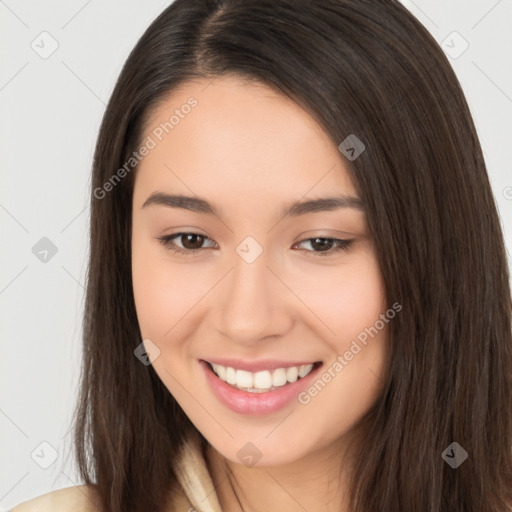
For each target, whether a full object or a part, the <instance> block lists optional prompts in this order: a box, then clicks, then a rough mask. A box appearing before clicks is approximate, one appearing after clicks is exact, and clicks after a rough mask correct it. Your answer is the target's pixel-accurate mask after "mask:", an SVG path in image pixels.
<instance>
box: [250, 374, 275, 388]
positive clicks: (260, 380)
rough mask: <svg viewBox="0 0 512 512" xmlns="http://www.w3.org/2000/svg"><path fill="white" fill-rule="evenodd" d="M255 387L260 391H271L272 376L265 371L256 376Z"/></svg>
mask: <svg viewBox="0 0 512 512" xmlns="http://www.w3.org/2000/svg"><path fill="white" fill-rule="evenodd" d="M254 387H255V388H258V389H270V388H271V387H272V376H271V375H270V372H269V371H267V370H265V371H263V372H257V373H255V374H254Z"/></svg>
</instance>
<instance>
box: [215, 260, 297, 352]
mask: <svg viewBox="0 0 512 512" xmlns="http://www.w3.org/2000/svg"><path fill="white" fill-rule="evenodd" d="M232 261H233V265H232V269H231V271H230V272H229V273H228V275H227V276H226V277H225V279H224V283H223V285H222V286H221V290H222V292H221V297H219V299H220V300H219V302H217V304H216V307H217V315H216V318H217V319H218V320H217V326H216V327H217V329H218V331H219V332H220V333H221V334H222V335H224V336H226V337H227V338H229V339H230V340H231V341H233V342H236V343H240V344H244V345H253V344H257V343H258V342H260V341H261V340H263V339H266V338H271V337H279V336H283V334H284V333H286V332H287V331H288V330H289V329H291V326H292V324H293V314H292V310H291V308H292V307H293V304H292V301H291V297H290V295H291V294H290V292H289V291H288V289H287V288H286V286H285V285H284V284H283V282H282V281H281V280H280V279H279V277H278V276H277V274H278V273H277V272H276V271H275V270H274V269H271V268H270V267H269V262H268V260H267V257H266V253H265V252H263V253H262V254H261V255H260V256H259V257H258V258H257V259H256V260H255V261H253V262H252V263H248V262H247V261H245V260H244V259H243V258H242V257H240V256H239V255H238V254H235V255H234V257H233V260H232ZM287 294H288V295H287Z"/></svg>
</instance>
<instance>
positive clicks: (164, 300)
mask: <svg viewBox="0 0 512 512" xmlns="http://www.w3.org/2000/svg"><path fill="white" fill-rule="evenodd" d="M132 279H133V293H134V299H135V307H136V310H137V318H138V321H139V326H140V329H141V334H142V336H143V337H144V338H149V339H151V340H153V341H154V342H155V343H156V344H157V345H159V346H160V347H161V348H162V349H163V350H168V349H169V348H170V347H172V343H173V340H177V339H186V337H187V336H188V335H190V334H191V333H192V330H193V328H194V327H195V326H197V321H196V320H197V319H198V317H199V316H200V315H202V314H203V305H204V301H203V302H201V299H202V298H203V297H204V295H205V294H206V293H207V292H208V290H209V289H211V288H212V287H213V286H214V284H215V282H216V281H217V280H218V277H216V276H215V275H212V271H211V269H210V270H208V269H207V268H202V269H200V270H198V269H197V268H193V266H191V265H187V264H186V263H185V262H184V263H183V264H179V263H176V261H171V260H170V255H169V254H168V252H167V251H166V250H165V249H164V248H163V247H162V246H161V245H160V244H159V243H155V240H154V239H150V237H146V236H144V235H142V234H137V233H134V236H133V242H132Z"/></svg>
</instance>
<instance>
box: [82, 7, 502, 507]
mask: <svg viewBox="0 0 512 512" xmlns="http://www.w3.org/2000/svg"><path fill="white" fill-rule="evenodd" d="M226 73H234V74H236V75H237V76H240V77H245V78H249V79H255V80H257V81H260V82H262V83H265V84H267V85H269V86H271V87H274V88H276V89H277V90H279V91H281V92H282V93H284V94H286V95H287V96H289V97H290V98H292V99H294V100H295V101H296V102H297V103H299V104H300V105H301V106H303V108H305V109H307V111H308V112H310V113H311V115H312V116H314V117H315V119H316V120H317V121H318V122H320V123H321V125H322V126H323V127H324V129H325V130H326V132H327V133H328V134H329V136H330V137H331V139H332V141H333V143H335V144H336V145H338V144H340V142H341V141H343V140H344V139H345V138H346V137H347V136H349V135H351V134H355V135H356V136H357V137H358V138H359V139H360V140H361V141H363V143H364V145H365V151H364V152H363V153H362V154H361V155H360V156H359V157H358V158H357V159H355V160H354V161H351V162H347V163H348V164H349V165H350V169H351V173H352V176H353V179H354V182H355V183H356V186H357V188H358V192H359V194H360V196H361V198H362V199H363V201H364V203H365V207H366V211H367V216H368V221H369V225H370V230H371V233H372V237H373V239H374V242H375V248H376V251H377V257H378V260H379V264H380V269H381V272H382V276H383V279H384V283H385V288H386V293H387V299H388V301H389V303H390V304H391V303H393V302H395V301H399V302H400V304H401V305H402V307H403V310H402V313H401V314H400V315H397V316H396V318H395V319H394V320H393V322H391V323H390V324H389V343H390V351H389V353H390V356H389V360H388V361H387V363H388V364H387V373H386V375H385V376H384V379H385V380H384V385H383V390H382V393H381V395H380V397H379V399H378V400H377V401H376V403H375V404H374V406H373V407H372V408H371V410H370V411H368V414H367V415H365V417H364V418H363V420H362V421H361V425H360V427H361V429H363V428H364V432H365V438H364V442H363V443H362V444H361V446H360V448H359V452H358V457H357V463H356V466H355V469H354V472H353V474H352V482H351V483H352V487H351V492H352V495H351V501H350V503H351V507H352V508H353V511H354V512H370V511H374V510H384V511H386V512H387V511H393V512H396V511H407V512H411V511H414V512H420V511H421V512H424V511H432V512H433V511H436V512H437V511H438V512H445V511H446V512H448V511H450V512H452V511H454V510H457V511H474V512H491V511H492V512H501V511H505V510H509V509H508V508H507V505H508V506H509V505H510V504H511V503H512V452H511V447H512V396H511V392H512V387H511V375H512V339H511V321H510V320H511V295H510V287H509V276H508V269H507V263H506V253H505V248H504V243H503V235H502V231H501V226H500V221H499V218H498V214H497V210H496V206H495V202H494V198H493V195H492V192H491V187H490V184H489V180H488V176H487V172H486V168H485V164H484V159H483V156H482V151H481V148H480V144H479V141H478V139H477V135H476V132H475V127H474V124H473V121H472V118H471V115H470V112H469V109H468V106H467V103H466V101H465V98H464V95H463V92H462V90H461V88H460V85H459V83H458V81H457V78H456V76H455V74H454V72H453V70H452V68H451V66H450V64H449V62H448V60H447V58H446V57H445V56H444V54H443V52H442V51H441V49H440V47H439V46H438V44H437V43H436V42H435V40H434V39H433V38H432V37H431V36H430V34H429V33H428V32H427V31H426V30H425V28H424V27H423V26H422V25H421V24H420V23H419V22H418V21H417V20H416V19H415V18H414V17H413V16H412V15H411V14H410V13H409V12H408V11H407V10H406V9H405V8H404V7H403V6H402V5H401V4H400V3H399V2H398V1H396V0H379V1H375V0H322V1H307V0H176V1H175V2H174V3H172V4H171V5H170V6H169V7H168V8H167V9H166V10H165V11H164V12H163V13H162V14H161V15H160V16H159V17H158V18H157V19H156V20H155V21H154V22H153V23H152V24H151V26H150V27H149V28H148V29H147V31H146V32H145V33H144V35H143V36H142V38H141V39H140V40H139V42H138V43H137V45H136V47H135V48H134V50H133V51H132V53H131V54H130V56H129V58H128V60H127V61H126V63H125V65H124V68H123V70H122V72H121V74H120V77H119V79H118V81H117V84H116V86H115V89H114V91H113V93H112V97H111V98H110V101H109V103H108V106H107V109H106V112H105V115H104V118H103V123H102V126H101V130H100V133H99V137H98V142H97V146H96V152H95V156H94V165H93V175H92V190H91V225H90V244H91V247H90V261H89V271H88V277H87V293H86V308H85V316H84V332H83V369H82V375H81V391H80V396H79V401H78V402H77V408H76V411H75V415H76V417H75V450H76V453H77V460H78V467H79V471H80V475H81V477H82V478H83V480H84V481H85V483H88V484H96V485H95V487H96V490H97V492H98V495H99V496H100V498H101V502H102V505H103V506H104V508H105V510H108V511H109V512H130V511H137V512H145V511H148V512H149V511H151V512H161V511H163V510H164V506H165V502H166V496H167V494H168V492H169V490H170V489H171V488H173V487H174V486H175V484H176V478H175V475H174V472H173V468H172V464H173V461H174V460H175V457H176V454H177V450H178V449H179V448H180V446H181V444H182V443H183V440H184V438H185V436H186V435H187V433H188V432H189V431H190V430H194V429H195V427H194V425H193V424H192V423H191V422H190V421H189V420H188V418H187V417H186V415H185V414H184V412H183V411H182V409H181V408H180V406H179V405H178V404H177V402H176V401H175V400H174V398H173V397H172V395H171V394H170V393H169V392H168V390H167V389H166V388H165V386H164V385H163V384H162V382H161V381H160V379H159V378H158V376H157V375H156V373H155V371H154V370H153V368H152V367H151V366H144V365H142V364H141V363H140V361H138V360H137V358H136V357H135V356H134V353H133V351H134V349H135V347H137V346H138V345H139V344H140V342H141V336H140V331H139V327H138V322H137V316H136V312H135V307H134V300H133V291H132V281H131V261H130V244H131V242H130V234H131V207H132V194H133V178H134V174H135V172H136V168H135V169H133V171H132V172H128V173H126V176H123V179H122V180H119V182H116V183H115V186H112V187H109V191H108V192H107V193H98V190H103V191H104V190H106V187H104V184H105V183H106V182H108V181H109V180H111V179H112V176H113V175H114V174H115V173H116V171H117V170H118V169H119V168H121V167H122V166H123V165H124V164H125V163H126V162H127V160H128V159H129V158H130V155H132V152H133V151H135V150H136V149H137V147H138V144H139V143H140V139H141V136H142V131H143V128H144V123H145V122H146V120H147V118H148V116H149V114H150V113H151V111H152V110H153V109H154V108H155V106H156V105H157V104H158V102H160V101H162V99H164V98H165V96H166V95H167V94H168V93H169V92H170V91H172V90H173V89H175V88H176V87H177V86H178V85H180V84H182V83H185V82H186V81H187V80H190V79H194V78H199V77H205V78H209V77H215V76H220V75H223V74H226ZM199 108H200V106H199ZM361 431H362V430H361ZM453 442H456V443H458V445H460V447H462V448H463V449H464V450H465V451H466V452H467V454H468V458H467V460H465V461H464V462H463V463H462V464H461V465H460V466H459V467H457V468H453V467H451V465H450V464H448V463H447V462H446V461H445V460H444V458H443V457H442V454H443V452H444V451H445V449H447V448H448V447H449V446H450V445H451V443H453ZM452 448H453V447H452ZM452 453H453V452H452Z"/></svg>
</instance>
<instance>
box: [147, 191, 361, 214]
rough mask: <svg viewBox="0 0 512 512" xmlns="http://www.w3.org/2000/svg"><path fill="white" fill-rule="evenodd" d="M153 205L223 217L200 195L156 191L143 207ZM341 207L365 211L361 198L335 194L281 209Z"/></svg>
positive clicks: (291, 211) (300, 210)
mask: <svg viewBox="0 0 512 512" xmlns="http://www.w3.org/2000/svg"><path fill="white" fill-rule="evenodd" d="M151 205H159V206H167V207H169V208H183V209H185V210H190V211H192V212H199V213H207V214H211V215H215V216H216V217H219V218H221V217H222V212H221V209H220V208H218V207H217V206H215V205H213V204H210V203H209V202H208V201H206V200H204V199H201V198H199V197H192V196H183V195H170V194H164V193H163V192H155V193H153V194H151V195H150V196H149V197H148V198H147V199H146V201H145V202H144V204H143V205H142V208H147V207H148V206H151ZM340 208H354V209H356V210H360V211H363V212H364V206H363V202H362V201H361V199H359V198H358V197H353V196H344V195H343V196H334V197H324V198H320V199H311V200H309V201H297V202H295V203H292V204H291V205H290V206H286V207H284V208H283V209H282V210H281V216H282V217H286V216H291V217H298V216H299V215H305V214H307V213H315V212H325V211H332V210H338V209H340Z"/></svg>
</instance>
